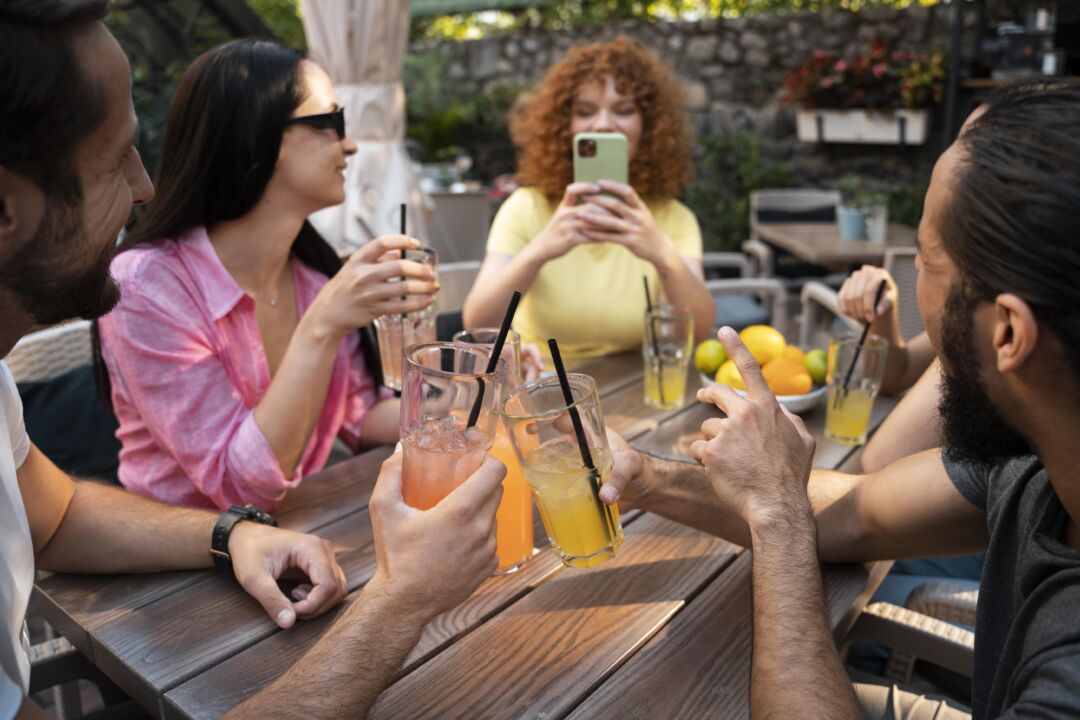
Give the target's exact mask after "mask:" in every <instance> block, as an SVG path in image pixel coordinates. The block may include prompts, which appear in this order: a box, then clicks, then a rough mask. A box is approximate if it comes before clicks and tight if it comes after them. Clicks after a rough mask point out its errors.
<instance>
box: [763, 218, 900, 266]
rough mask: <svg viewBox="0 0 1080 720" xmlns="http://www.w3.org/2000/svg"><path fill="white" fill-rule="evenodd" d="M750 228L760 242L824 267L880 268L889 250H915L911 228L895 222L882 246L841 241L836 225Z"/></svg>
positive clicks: (890, 225)
mask: <svg viewBox="0 0 1080 720" xmlns="http://www.w3.org/2000/svg"><path fill="white" fill-rule="evenodd" d="M754 229H755V231H756V232H757V235H758V237H759V238H761V239H762V240H766V241H768V242H770V243H772V244H773V245H776V246H777V247H779V248H782V249H784V250H787V251H788V252H789V253H791V254H792V255H795V256H796V257H798V258H800V259H802V260H805V261H806V262H809V263H813V264H815V265H823V266H826V267H847V266H849V265H862V264H870V265H880V264H881V263H882V260H884V259H885V251H886V250H888V249H889V248H913V247H915V228H912V227H908V226H907V225H899V224H897V223H890V224H889V227H888V229H887V230H886V233H885V242H884V244H882V243H872V242H870V241H869V240H844V239H843V238H841V237H840V228H839V226H837V224H836V223H824V222H817V223H758V224H757V225H756V226H755V228H754Z"/></svg>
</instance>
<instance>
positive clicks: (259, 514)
mask: <svg viewBox="0 0 1080 720" xmlns="http://www.w3.org/2000/svg"><path fill="white" fill-rule="evenodd" d="M241 520H251V521H252V522H257V523H260V524H262V525H273V526H275V527H276V526H277V520H275V519H274V517H273V516H272V515H270V514H269V513H267V512H265V511H264V510H262V509H261V508H258V507H256V506H255V505H251V504H248V505H233V506H232V507H231V508H229V509H228V510H226V511H225V512H223V513H221V516H220V517H218V521H217V523H216V524H215V525H214V534H213V535H212V536H211V538H210V556H211V557H213V558H214V565H215V566H216V567H217V568H218V569H219V570H228V569H230V568H231V567H232V558H231V557H230V556H229V537H230V536H231V535H232V530H233V527H235V526H236V523H238V522H240V521H241Z"/></svg>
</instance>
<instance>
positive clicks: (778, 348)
mask: <svg viewBox="0 0 1080 720" xmlns="http://www.w3.org/2000/svg"><path fill="white" fill-rule="evenodd" d="M739 338H740V339H741V340H742V341H743V344H744V345H746V349H747V350H749V351H750V354H751V355H753V356H754V359H755V360H757V361H758V363H759V364H761V365H763V366H764V365H765V363H767V362H769V361H770V360H772V359H773V358H776V357H780V355H782V354H783V353H784V348H785V347H787V342H786V341H785V340H784V336H783V335H782V334H781V333H780V331H779V330H777V329H776V328H774V327H769V326H768V325H751V326H750V327H748V328H744V329H743V331H742V332H741V333H739Z"/></svg>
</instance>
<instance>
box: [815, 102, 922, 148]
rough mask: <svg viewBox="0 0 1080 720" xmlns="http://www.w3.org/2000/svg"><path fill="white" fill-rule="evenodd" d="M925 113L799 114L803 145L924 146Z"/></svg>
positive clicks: (913, 111)
mask: <svg viewBox="0 0 1080 720" xmlns="http://www.w3.org/2000/svg"><path fill="white" fill-rule="evenodd" d="M927 115H928V112H927V111H926V110H896V111H893V112H878V111H876V110H799V111H798V114H797V116H796V120H797V125H798V133H799V140H802V141H803V142H830V143H868V144H876V145H922V144H923V143H924V142H926V125H927Z"/></svg>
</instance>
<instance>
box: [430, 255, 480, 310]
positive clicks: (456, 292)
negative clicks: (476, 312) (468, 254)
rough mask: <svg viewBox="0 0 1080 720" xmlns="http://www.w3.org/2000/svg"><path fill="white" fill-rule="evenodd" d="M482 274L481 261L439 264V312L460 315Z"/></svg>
mask: <svg viewBox="0 0 1080 720" xmlns="http://www.w3.org/2000/svg"><path fill="white" fill-rule="evenodd" d="M479 272H480V261H479V260H467V261H464V262H452V263H439V295H438V301H439V312H440V313H455V312H457V313H459V312H461V309H462V308H463V307H465V298H466V297H468V295H469V291H470V290H472V286H473V283H475V282H476V276H477V274H479Z"/></svg>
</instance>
